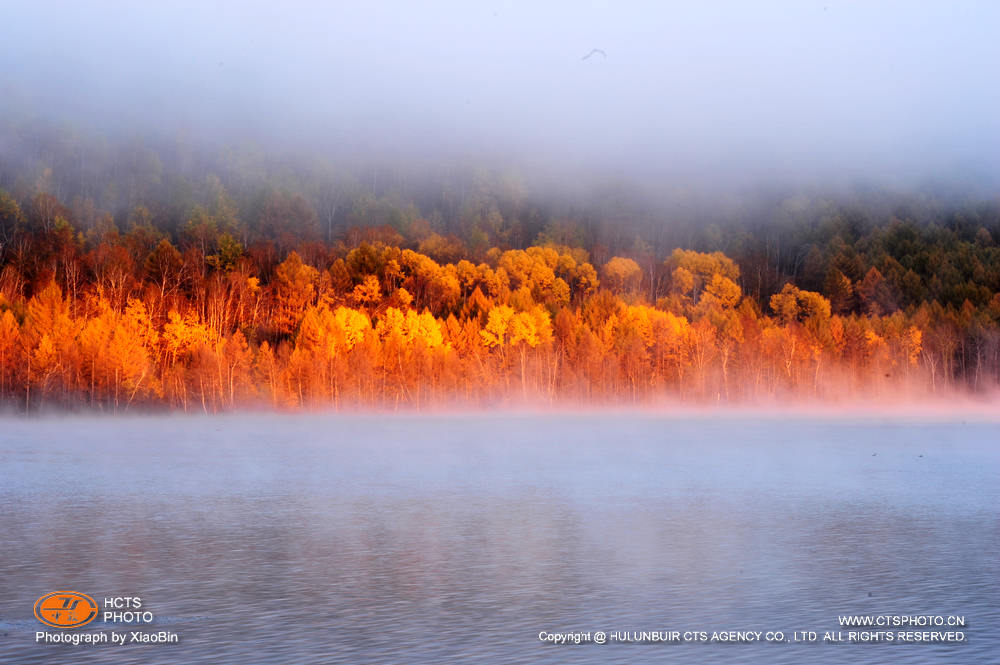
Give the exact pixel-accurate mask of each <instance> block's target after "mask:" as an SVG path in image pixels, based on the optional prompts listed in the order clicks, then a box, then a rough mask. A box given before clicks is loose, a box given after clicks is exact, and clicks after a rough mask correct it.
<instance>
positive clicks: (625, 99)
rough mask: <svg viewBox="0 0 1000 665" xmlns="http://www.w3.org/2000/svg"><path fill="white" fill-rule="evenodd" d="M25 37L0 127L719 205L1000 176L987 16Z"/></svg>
mask: <svg viewBox="0 0 1000 665" xmlns="http://www.w3.org/2000/svg"><path fill="white" fill-rule="evenodd" d="M5 23H6V25H7V27H8V30H7V31H6V33H7V34H6V35H5V38H4V40H2V42H0V62H3V63H4V66H3V67H2V68H0V70H2V71H0V93H2V94H3V97H4V99H5V103H4V104H3V106H4V110H3V111H2V112H0V121H2V120H5V119H9V118H11V117H23V116H25V115H27V116H33V115H37V116H42V117H48V118H51V119H54V120H56V121H59V122H70V123H72V124H73V125H74V126H79V127H84V128H91V129H93V130H95V131H99V132H112V133H123V134H126V135H127V134H142V135H149V134H152V135H159V136H163V137H168V138H169V137H175V136H178V135H183V136H193V137H195V138H197V140H199V141H219V142H223V143H224V142H232V141H253V142H256V143H259V144H260V145H262V146H263V147H264V148H265V149H276V148H278V147H280V148H281V149H283V150H303V151H306V152H321V153H323V152H325V153H327V154H330V153H333V154H338V155H347V154H361V155H368V156H378V157H379V158H382V159H385V160H389V161H396V162H403V161H406V160H411V161H412V160H417V161H419V160H428V159H442V160H450V159H470V158H471V159H474V160H476V161H478V162H480V163H489V162H490V161H491V160H496V161H498V162H501V163H504V164H509V165H513V166H516V167H517V168H519V169H525V170H530V169H533V168H538V169H540V170H545V171H549V172H562V173H566V174H568V175H572V174H573V173H576V172H578V171H594V172H602V173H609V174H615V175H618V176H622V177H627V178H635V179H640V178H649V179H651V180H657V179H662V178H670V179H673V180H675V181H676V180H691V181H701V182H711V183H714V184H717V185H718V186H724V185H726V184H728V183H754V184H755V183H760V182H773V181H793V182H804V183H828V184H829V183H833V184H835V183H838V182H850V181H853V180H855V179H866V180H873V181H877V182H883V183H889V184H899V183H903V184H920V183H921V182H926V181H928V180H932V181H943V182H958V183H965V184H970V185H977V186H981V185H992V184H995V182H996V178H995V175H992V173H993V172H994V171H995V170H996V167H997V166H998V163H1000V157H998V155H1000V113H998V111H1000V72H998V69H997V67H996V63H997V62H1000V43H998V41H997V40H996V39H995V35H994V34H993V33H994V32H995V28H996V26H997V25H998V24H1000V8H998V7H997V5H996V4H994V3H987V2H967V3H944V2H929V3H912V2H880V3H853V2H852V3H848V2H837V1H835V0H818V1H816V2H791V1H783V2H756V3H740V2H710V3H654V2H649V3H644V2H592V3H585V2H562V1H560V2H549V3H529V2H523V1H517V2H493V3H465V2H457V1H450V2H432V3H408V2H398V1H392V2H376V3H368V2H355V3H331V4H329V5H327V6H322V4H321V3H309V2H302V1H301V0H293V1H292V2H286V3H271V2H213V3H203V2H170V3H131V2H128V3H127V2H113V1H107V0H104V1H100V2H88V3H73V2H58V1H55V2H54V1H42V2H36V3H30V4H29V3H17V4H16V6H10V7H7V8H6V11H5ZM593 49H599V51H597V52H593ZM588 54H590V57H585V56H587V55H588ZM0 148H2V146H0Z"/></svg>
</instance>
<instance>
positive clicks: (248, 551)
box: [0, 413, 1000, 664]
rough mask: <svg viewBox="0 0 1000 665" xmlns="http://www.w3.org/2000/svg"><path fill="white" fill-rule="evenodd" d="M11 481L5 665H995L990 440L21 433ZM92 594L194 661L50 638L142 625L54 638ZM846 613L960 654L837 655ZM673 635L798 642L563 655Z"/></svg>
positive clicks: (740, 432) (320, 419) (699, 433)
mask: <svg viewBox="0 0 1000 665" xmlns="http://www.w3.org/2000/svg"><path fill="white" fill-rule="evenodd" d="M0 474H2V485H0V591H2V593H0V662H3V663H36V662H67V663H69V662H72V663H184V664H187V663H363V662H377V663H446V662H473V663H484V662H486V663H489V662H497V663H508V662H510V663H605V662H619V663H643V662H651V663H652V662H656V663H661V662H671V663H704V662H719V661H724V662H729V663H758V662H760V663H768V664H775V663H836V662H845V663H846V662H850V663H944V662H964V663H986V662H1000V425H998V424H997V423H995V422H993V423H991V422H983V421H979V422H973V421H967V422H962V421H961V420H955V421H954V422H946V421H928V422H923V423H920V422H917V423H915V422H914V421H913V419H912V418H909V419H907V421H906V422H903V421H894V420H888V419H877V418H867V419H854V420H850V419H844V418H841V419H834V418H812V419H811V418H805V417H802V418H793V417H747V416H738V415H718V414H715V415H711V414H710V415H703V416H690V417H682V416H654V415H649V414H628V413H626V414H605V415H600V414H598V415H579V414H567V415H552V416H538V415H523V416H520V415H511V414H504V415H486V416H414V415H410V416H399V415H397V416H298V417H296V416H262V415H254V416H245V415H234V416H224V417H144V418H128V419H93V418H64V419H48V420H26V419H7V420H2V421H0ZM67 589H68V590H75V591H80V592H83V593H87V594H89V595H91V596H93V597H94V599H95V600H96V601H97V602H98V603H99V604H101V603H103V601H104V599H105V598H113V597H125V596H128V597H131V596H138V597H140V598H141V602H142V604H143V607H142V609H143V610H148V611H150V612H152V613H153V615H154V619H153V623H152V624H151V625H149V626H143V627H142V628H141V630H142V631H148V632H154V633H155V632H157V631H166V632H170V633H173V634H176V635H177V636H178V640H179V641H178V642H177V643H171V644H156V645H126V646H111V645H78V646H72V645H64V644H48V645H46V644H36V643H35V633H36V631H45V630H47V631H49V632H51V633H60V634H72V633H92V632H115V631H117V632H127V631H128V629H127V628H126V627H124V626H121V625H118V624H112V623H105V622H102V621H100V620H98V621H95V622H93V623H91V624H88V625H87V626H85V627H83V628H78V629H71V630H61V629H55V628H51V629H47V628H45V627H44V626H43V625H42V624H41V623H39V622H38V621H37V620H35V618H34V617H33V614H32V607H33V605H34V603H35V600H36V599H37V598H38V597H40V596H41V595H43V594H45V593H48V592H50V591H57V590H67ZM841 615H873V616H874V615H877V616H883V615H907V616H909V615H934V616H949V615H958V616H963V617H964V618H965V622H966V626H965V627H960V628H957V629H956V628H941V627H936V628H899V627H896V628H888V629H887V628H881V629H880V628H871V629H869V630H891V631H893V632H896V631H899V630H928V631H929V630H937V631H941V630H958V631H962V632H963V633H964V636H965V637H964V640H963V641H962V642H960V643H951V644H936V643H932V644H927V643H919V644H918V643H900V642H898V641H894V642H893V643H884V642H883V643H867V644H860V643H851V642H840V643H832V642H826V643H824V642H822V636H823V633H824V632H834V633H836V632H837V631H842V633H843V636H844V637H845V638H846V637H847V631H848V629H847V628H842V627H840V626H839V625H838V617H839V616H841ZM133 629H134V628H133ZM674 630H676V631H679V632H681V633H686V632H693V633H698V632H701V631H705V632H708V633H711V632H713V631H761V632H762V633H763V632H774V631H781V632H783V633H784V635H785V637H786V641H785V642H753V643H744V644H723V643H718V642H715V643H704V642H700V641H698V640H697V639H694V640H688V641H684V640H681V641H680V643H648V642H647V643H622V642H612V641H610V639H611V638H610V637H608V638H606V639H608V640H609V641H608V642H607V643H605V644H603V645H601V644H595V643H593V642H591V643H581V644H579V645H556V644H549V643H545V642H543V641H541V640H540V639H539V633H541V632H543V631H544V632H547V633H562V632H567V631H573V632H581V633H587V632H589V633H591V639H593V638H594V636H595V634H596V632H597V631H604V632H606V633H607V635H608V636H610V635H612V633H614V632H616V631H617V632H620V633H622V634H624V633H635V632H639V631H658V632H663V631H674ZM851 630H855V631H857V630H859V629H857V628H854V629H851ZM795 631H816V632H817V633H818V639H819V641H817V642H814V643H812V642H795V641H794V640H793V633H794V632H795ZM620 637H622V636H620ZM624 637H628V636H627V635H624Z"/></svg>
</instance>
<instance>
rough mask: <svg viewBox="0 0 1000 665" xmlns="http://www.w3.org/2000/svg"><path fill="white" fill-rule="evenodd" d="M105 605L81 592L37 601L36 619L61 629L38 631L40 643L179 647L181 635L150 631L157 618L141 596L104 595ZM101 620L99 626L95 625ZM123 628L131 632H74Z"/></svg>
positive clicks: (50, 595)
mask: <svg viewBox="0 0 1000 665" xmlns="http://www.w3.org/2000/svg"><path fill="white" fill-rule="evenodd" d="M100 598H101V602H98V601H95V600H94V598H93V596H90V595H88V594H85V593H80V592H79V591H53V592H51V593H47V594H44V595H42V596H41V597H40V598H39V599H38V600H36V601H35V605H34V614H35V618H36V619H38V620H39V621H40V622H41V623H43V624H45V625H46V626H48V627H50V628H58V629H60V630H58V631H56V632H52V631H49V630H39V631H36V632H35V643H36V644H64V645H70V646H75V647H76V646H95V645H115V646H125V645H148V644H176V643H177V642H179V641H180V635H178V634H177V633H175V632H173V631H169V630H150V628H153V626H152V624H153V623H154V621H155V619H156V617H155V616H154V614H153V612H152V611H151V610H150V609H149V608H148V607H147V606H146V605H145V601H144V600H143V598H142V597H141V596H138V595H129V596H102V597H100ZM97 619H100V623H99V624H95V623H92V622H94V621H95V620H97ZM88 624H89V627H90V628H91V629H93V628H95V627H97V626H98V625H99V626H100V627H108V626H111V627H113V628H117V627H121V628H128V630H88V631H85V632H84V631H79V630H74V629H78V628H82V627H83V626H87V625H88Z"/></svg>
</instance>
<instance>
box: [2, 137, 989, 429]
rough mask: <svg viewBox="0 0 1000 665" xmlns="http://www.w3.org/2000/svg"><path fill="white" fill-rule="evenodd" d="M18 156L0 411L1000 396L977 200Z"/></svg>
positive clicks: (40, 147) (50, 153) (466, 172)
mask: <svg viewBox="0 0 1000 665" xmlns="http://www.w3.org/2000/svg"><path fill="white" fill-rule="evenodd" d="M22 139H23V140H25V141H27V140H28V139H24V137H23V136H22ZM30 141H31V145H32V146H34V149H33V150H25V149H19V150H17V151H16V154H17V155H18V156H17V157H16V158H14V157H12V156H11V155H13V154H15V153H14V151H11V152H10V153H8V154H7V155H6V156H5V159H4V161H3V164H2V170H0V184H2V185H3V190H2V191H0V403H2V404H3V405H4V406H5V407H6V408H8V409H15V410H21V411H24V410H27V411H36V410H40V409H46V408H87V409H96V410H102V411H114V412H124V411H128V410H130V409H131V410H138V409H150V408H154V409H155V408H168V409H177V410H185V411H192V410H197V411H207V412H216V411H221V410H229V409H237V408H257V407H270V408H281V409H285V408H354V407H361V408H388V409H396V408H424V407H431V406H436V405H445V404H460V405H474V406H493V405H520V404H524V405H549V404H558V403H595V404H615V405H620V404H646V403H655V402H658V401H660V400H681V401H689V402H706V401H707V402H739V403H755V402H760V401H764V400H786V399H791V398H804V399H815V400H851V399H866V398H868V397H870V396H873V395H892V396H894V397H900V398H907V397H922V396H931V395H938V394H941V395H943V394H952V393H955V392H963V393H972V394H985V393H987V392H989V391H990V390H992V389H994V388H995V387H996V385H997V383H998V379H1000V374H998V372H1000V324H998V321H1000V293H998V292H1000V245H998V244H997V240H998V239H1000V213H998V208H997V205H996V204H995V203H990V202H988V201H987V202H980V201H972V202H969V201H952V200H947V201H946V200H944V199H935V198H933V197H930V196H925V195H916V194H909V195H906V196H889V195H884V194H880V193H878V192H867V193H863V194H855V195H852V196H848V197H840V198H837V197H824V196H820V195H817V194H811V193H802V192H797V193H796V192H793V193H783V194H782V195H780V196H765V195H760V196H757V197H756V198H755V199H754V200H753V202H752V204H745V205H743V204H741V206H740V207H738V210H739V212H738V213H733V212H732V210H733V209H734V208H729V209H727V208H726V207H725V206H716V207H705V206H701V207H699V205H698V204H697V203H691V204H685V205H681V204H678V203H674V204H672V205H671V204H662V203H660V202H657V201H655V200H653V199H651V198H650V197H649V196H648V195H647V194H643V193H641V192H638V191H634V192H633V191H630V190H629V189H628V188H627V187H625V186H621V185H614V184H606V183H605V184H595V185H594V186H593V187H590V186H583V187H580V188H577V189H575V190H572V191H568V192H561V193H553V194H550V195H539V194H533V193H532V186H531V182H530V179H529V178H526V177H519V176H516V175H512V174H510V173H507V172H503V171H500V170H485V169H472V168H469V169H454V170H451V171H449V172H446V173H443V174H439V175H428V174H426V173H419V172H412V171H411V172H408V173H404V172H394V171H391V170H388V169H385V168H382V169H379V168H376V167H373V166H368V165H362V166H359V167H357V168H355V169H353V170H337V169H333V168H331V167H329V166H327V165H320V164H304V163H301V162H296V163H292V164H288V163H278V162H275V161H273V160H271V159H269V158H267V157H264V156H262V155H260V154H259V153H257V152H254V151H252V150H247V151H243V152H240V151H233V150H230V151H217V152H213V153H210V154H209V153H203V152H197V151H194V150H193V149H190V148H185V146H183V145H179V144H165V145H164V144H148V143H143V142H138V141H136V142H132V143H128V142H122V143H112V144H108V143H106V142H105V143H100V142H94V141H89V142H88V139H85V138H80V136H79V135H77V134H72V133H62V134H60V133H50V134H45V135H44V136H41V137H39V136H33V137H30ZM22 148H23V147H22ZM581 192H582V193H581ZM744 203H745V202H744ZM748 210H749V211H750V212H747V211H748Z"/></svg>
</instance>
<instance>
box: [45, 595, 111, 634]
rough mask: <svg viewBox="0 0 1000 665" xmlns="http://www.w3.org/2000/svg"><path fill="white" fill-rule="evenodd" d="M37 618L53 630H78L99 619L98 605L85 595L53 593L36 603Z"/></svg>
mask: <svg viewBox="0 0 1000 665" xmlns="http://www.w3.org/2000/svg"><path fill="white" fill-rule="evenodd" d="M35 618H36V619H38V620H39V621H41V622H42V623H44V624H45V625H46V626H52V627H53V628H77V627H79V626H83V625H86V624H88V623H90V622H91V621H93V620H94V619H96V618H97V603H95V602H94V599H93V598H91V597H90V596H88V595H87V594H85V593H78V592H76V591H53V592H52V593H49V594H46V595H44V596H42V597H41V598H39V599H38V600H36V601H35Z"/></svg>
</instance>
